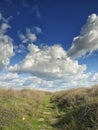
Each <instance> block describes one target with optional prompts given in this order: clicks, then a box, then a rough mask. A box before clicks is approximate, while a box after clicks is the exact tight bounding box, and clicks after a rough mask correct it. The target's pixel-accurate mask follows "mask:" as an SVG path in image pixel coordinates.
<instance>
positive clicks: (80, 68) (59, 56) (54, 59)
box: [9, 44, 89, 83]
mask: <svg viewBox="0 0 98 130" xmlns="http://www.w3.org/2000/svg"><path fill="white" fill-rule="evenodd" d="M28 50H29V53H28V54H27V55H26V57H25V58H24V60H23V61H22V62H21V63H19V64H15V65H14V66H10V67H9V71H10V72H18V73H31V74H32V76H36V77H38V78H40V79H44V80H45V81H55V80H61V81H62V82H63V81H64V82H65V83H68V82H71V81H72V80H73V81H75V82H77V83H78V82H80V81H82V82H83V81H85V80H86V79H87V78H88V77H89V74H86V73H85V70H86V65H79V64H78V61H75V60H72V59H70V58H69V57H68V56H67V54H66V51H65V50H64V49H63V48H62V47H61V46H60V45H54V46H44V47H43V48H39V47H38V46H36V45H34V44H29V45H28Z"/></svg>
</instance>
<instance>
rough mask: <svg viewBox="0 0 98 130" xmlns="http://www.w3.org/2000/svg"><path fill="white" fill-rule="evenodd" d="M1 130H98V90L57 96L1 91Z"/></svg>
mask: <svg viewBox="0 0 98 130" xmlns="http://www.w3.org/2000/svg"><path fill="white" fill-rule="evenodd" d="M0 130H98V86H93V87H92V88H79V89H72V90H67V91H61V92H55V93H50V92H42V91H36V90H26V89H24V90H21V91H16V90H11V89H2V88H1V89H0Z"/></svg>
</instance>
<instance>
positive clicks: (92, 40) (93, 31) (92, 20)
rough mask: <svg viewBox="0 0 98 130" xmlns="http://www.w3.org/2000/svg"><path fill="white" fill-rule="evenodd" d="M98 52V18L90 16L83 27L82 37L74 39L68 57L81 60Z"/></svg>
mask: <svg viewBox="0 0 98 130" xmlns="http://www.w3.org/2000/svg"><path fill="white" fill-rule="evenodd" d="M96 50H98V16H97V15H96V14H92V15H90V16H88V19H87V22H86V24H85V25H84V26H83V27H82V29H81V32H80V35H79V36H77V37H75V38H74V39H73V43H72V46H71V48H70V49H69V51H68V56H69V57H72V58H79V57H81V56H85V55H86V54H87V53H89V54H90V53H92V52H94V51H96Z"/></svg>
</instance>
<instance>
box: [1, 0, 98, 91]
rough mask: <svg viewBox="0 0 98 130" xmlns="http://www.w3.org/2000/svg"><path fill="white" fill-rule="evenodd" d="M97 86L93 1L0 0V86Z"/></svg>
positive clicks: (97, 10) (97, 21)
mask: <svg viewBox="0 0 98 130" xmlns="http://www.w3.org/2000/svg"><path fill="white" fill-rule="evenodd" d="M95 84H98V1H97V0H85V1H83V0H74V1H73V0H0V87H3V88H12V89H39V90H44V91H60V90H66V89H71V88H79V87H88V86H92V85H95Z"/></svg>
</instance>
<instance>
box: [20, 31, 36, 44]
mask: <svg viewBox="0 0 98 130" xmlns="http://www.w3.org/2000/svg"><path fill="white" fill-rule="evenodd" d="M19 37H20V39H21V40H22V43H32V42H35V41H36V40H37V36H36V35H35V34H34V33H32V32H31V30H30V29H29V28H26V34H23V33H22V32H19Z"/></svg>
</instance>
